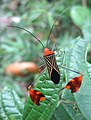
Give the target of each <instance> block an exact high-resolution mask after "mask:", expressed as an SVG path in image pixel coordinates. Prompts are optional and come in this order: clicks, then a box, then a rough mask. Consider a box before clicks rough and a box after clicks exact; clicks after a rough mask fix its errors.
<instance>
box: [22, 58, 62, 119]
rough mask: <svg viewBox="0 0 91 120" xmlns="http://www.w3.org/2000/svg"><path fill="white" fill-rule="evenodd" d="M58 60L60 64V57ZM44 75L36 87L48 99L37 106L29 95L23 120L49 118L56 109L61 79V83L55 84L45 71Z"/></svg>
mask: <svg viewBox="0 0 91 120" xmlns="http://www.w3.org/2000/svg"><path fill="white" fill-rule="evenodd" d="M61 57H62V56H61ZM57 61H59V62H58V64H61V59H60V57H57ZM61 73H62V70H61ZM43 76H44V77H43ZM43 76H41V77H40V79H39V80H38V82H37V85H36V87H35V88H34V89H36V90H39V91H40V92H42V93H43V94H44V95H45V97H46V98H47V99H48V100H45V101H43V102H41V105H40V106H37V105H35V104H34V103H33V102H32V101H31V98H30V97H28V100H27V102H26V105H25V108H24V112H23V120H46V119H47V120H49V119H50V118H51V116H52V115H53V113H54V110H55V109H56V106H57V103H58V98H59V96H58V90H59V89H60V88H61V81H60V84H58V85H55V84H54V83H53V82H52V81H51V80H50V79H49V77H48V75H47V74H46V73H44V74H43ZM62 76H63V75H62ZM49 100H50V101H49Z"/></svg>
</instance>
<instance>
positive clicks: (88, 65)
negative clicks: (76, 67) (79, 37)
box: [87, 63, 91, 79]
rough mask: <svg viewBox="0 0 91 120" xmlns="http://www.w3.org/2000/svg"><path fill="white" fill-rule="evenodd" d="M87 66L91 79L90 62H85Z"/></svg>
mask: <svg viewBox="0 0 91 120" xmlns="http://www.w3.org/2000/svg"><path fill="white" fill-rule="evenodd" d="M87 67H88V73H89V76H90V79H91V64H90V63H87Z"/></svg>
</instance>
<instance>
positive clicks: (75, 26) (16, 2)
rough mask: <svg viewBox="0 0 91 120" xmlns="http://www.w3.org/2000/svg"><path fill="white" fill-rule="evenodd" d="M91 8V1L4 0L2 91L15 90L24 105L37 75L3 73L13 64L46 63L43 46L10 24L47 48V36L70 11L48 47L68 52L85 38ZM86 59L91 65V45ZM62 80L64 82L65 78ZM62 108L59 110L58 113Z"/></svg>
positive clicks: (0, 14) (0, 13)
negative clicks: (18, 75) (7, 88)
mask: <svg viewBox="0 0 91 120" xmlns="http://www.w3.org/2000/svg"><path fill="white" fill-rule="evenodd" d="M90 6H91V1H90V0H81V1H79V0H68V1H64V0H59V1H57V0H36V1H34V0H22V1H21V0H1V1H0V91H2V89H3V88H4V87H6V86H7V87H9V89H10V90H11V88H12V89H14V90H15V91H16V92H17V94H18V95H19V97H20V98H21V99H22V100H23V103H24V102H25V100H26V96H27V86H28V85H29V84H30V83H31V82H32V81H33V80H34V79H36V77H37V76H38V75H35V74H34V75H29V76H27V77H24V78H21V77H16V76H7V75H4V73H3V71H4V69H5V68H6V67H7V66H8V65H9V64H11V63H12V62H22V61H32V62H34V63H36V64H37V65H38V66H40V65H41V64H43V60H41V59H40V56H42V55H43V48H42V46H41V45H40V43H38V41H37V40H35V39H34V38H33V37H32V36H31V35H30V34H28V33H26V32H24V31H22V30H20V29H16V28H9V27H7V25H9V24H12V25H17V26H22V27H24V28H26V29H28V30H29V31H31V32H32V33H33V34H34V35H35V36H37V37H38V38H39V39H40V40H41V41H42V43H43V44H44V45H46V40H47V38H48V34H49V32H50V29H51V27H52V25H53V23H54V21H55V19H56V18H57V17H58V16H59V15H60V14H61V13H62V12H63V11H64V10H65V9H67V8H68V10H66V11H65V12H64V13H63V14H61V16H60V19H59V20H58V21H57V22H56V24H55V27H54V29H53V30H52V33H51V36H50V43H49V45H48V47H49V48H52V46H53V44H54V43H56V44H57V49H58V50H59V49H62V50H63V51H64V50H66V51H67V50H69V49H70V50H71V49H72V48H74V46H75V45H76V43H77V41H78V40H77V38H79V36H80V37H82V38H83V36H84V32H83V30H84V28H86V27H87V28H88V26H89V25H90V24H91V9H90ZM85 30H86V29H85ZM85 33H86V31H85ZM60 59H61V58H60ZM86 59H87V62H89V63H91V44H89V46H88V51H87V58H86ZM70 62H71V61H70ZM89 73H90V72H89ZM62 77H63V80H64V82H65V76H64V75H63V76H62ZM10 90H9V91H10ZM10 93H11V91H10ZM61 107H63V106H61ZM61 107H60V106H59V107H58V111H59V108H61ZM22 109H23V108H22ZM53 117H54V119H55V120H59V119H56V118H55V115H54V116H53ZM0 119H1V118H0ZM20 119H21V115H20ZM10 120H13V119H12V118H11V119H10ZM62 120H65V119H62ZM69 120H70V119H69Z"/></svg>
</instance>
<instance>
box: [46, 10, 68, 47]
mask: <svg viewBox="0 0 91 120" xmlns="http://www.w3.org/2000/svg"><path fill="white" fill-rule="evenodd" d="M68 9H69V8H66V9H65V10H64V11H63V12H62V13H61V14H60V15H59V16H58V17H57V18H56V20H55V21H54V23H53V25H52V27H51V29H50V32H49V34H48V38H47V42H46V47H47V45H48V40H49V38H50V35H51V33H52V30H53V28H54V26H55V23H56V22H57V21H58V19H59V18H60V16H61V15H62V14H63V13H65V12H66V11H67V10H68Z"/></svg>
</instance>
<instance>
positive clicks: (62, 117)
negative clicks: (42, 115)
mask: <svg viewBox="0 0 91 120" xmlns="http://www.w3.org/2000/svg"><path fill="white" fill-rule="evenodd" d="M90 29H91V27H90V26H88V27H87V28H85V29H84V30H83V34H84V39H81V38H79V41H78V42H77V43H76V45H75V46H74V48H71V50H69V49H67V51H66V54H65V56H66V66H67V67H68V68H71V69H74V70H76V71H80V72H82V74H83V75H84V76H83V81H82V85H81V88H80V90H79V91H78V92H77V93H74V94H71V91H68V90H65V91H64V93H63V94H62V99H65V102H66V101H67V100H69V101H70V102H74V103H75V107H76V108H77V110H75V109H74V106H73V104H71V103H70V104H67V103H61V104H60V105H59V106H58V107H57V109H56V110H55V113H54V115H53V117H52V119H54V120H66V119H69V120H90V119H91V114H90V111H91V77H90V75H91V64H87V61H86V58H87V56H86V53H87V47H88V44H89V43H90V42H91V35H90V33H91V32H90ZM75 76H77V74H73V73H72V72H70V71H66V78H67V82H68V81H69V80H70V79H72V78H73V77H75ZM52 119H51V120H52Z"/></svg>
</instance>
